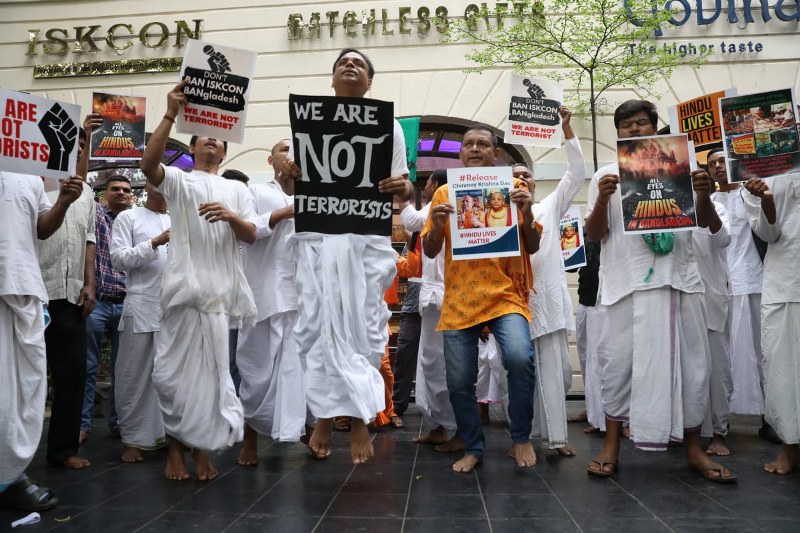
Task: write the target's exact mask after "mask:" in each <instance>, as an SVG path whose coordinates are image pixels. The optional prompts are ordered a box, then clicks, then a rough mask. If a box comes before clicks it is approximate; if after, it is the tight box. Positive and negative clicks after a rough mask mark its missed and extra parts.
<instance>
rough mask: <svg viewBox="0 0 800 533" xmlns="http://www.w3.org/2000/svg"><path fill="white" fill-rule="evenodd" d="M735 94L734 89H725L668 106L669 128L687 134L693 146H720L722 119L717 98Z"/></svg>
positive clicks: (705, 147)
mask: <svg viewBox="0 0 800 533" xmlns="http://www.w3.org/2000/svg"><path fill="white" fill-rule="evenodd" d="M735 94H736V89H726V90H724V91H719V92H715V93H711V94H705V95H703V96H700V97H698V98H693V99H692V100H687V101H686V102H681V103H679V104H678V105H674V106H670V107H668V108H667V115H668V116H669V130H670V131H671V132H674V133H685V134H686V135H688V136H689V140H691V141H692V142H694V146H695V148H700V147H701V146H702V147H704V149H707V148H713V147H714V145H717V146H720V147H721V146H722V129H721V126H722V119H721V118H720V113H719V100H720V98H725V97H726V96H734V95H735Z"/></svg>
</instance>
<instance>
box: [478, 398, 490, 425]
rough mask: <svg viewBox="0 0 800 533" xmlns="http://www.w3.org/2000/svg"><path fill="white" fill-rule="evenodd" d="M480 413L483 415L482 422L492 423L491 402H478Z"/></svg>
mask: <svg viewBox="0 0 800 533" xmlns="http://www.w3.org/2000/svg"><path fill="white" fill-rule="evenodd" d="M478 414H479V415H480V416H481V423H482V424H490V423H491V422H492V420H491V418H489V404H488V403H482V402H478Z"/></svg>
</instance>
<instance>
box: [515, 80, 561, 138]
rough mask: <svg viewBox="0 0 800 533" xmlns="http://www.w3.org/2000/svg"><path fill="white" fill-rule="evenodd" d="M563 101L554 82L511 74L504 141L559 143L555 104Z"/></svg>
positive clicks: (557, 104) (557, 105) (557, 106)
mask: <svg viewBox="0 0 800 533" xmlns="http://www.w3.org/2000/svg"><path fill="white" fill-rule="evenodd" d="M563 101H564V90H563V89H562V88H561V86H560V85H559V84H557V83H556V82H554V81H551V80H548V79H546V78H531V77H524V76H518V75H516V74H512V75H511V97H510V101H509V105H508V121H507V122H506V127H505V139H504V140H505V142H507V143H512V144H526V145H531V146H549V147H559V146H561V128H560V127H559V124H560V123H561V116H560V115H559V114H558V108H559V107H561V102H563Z"/></svg>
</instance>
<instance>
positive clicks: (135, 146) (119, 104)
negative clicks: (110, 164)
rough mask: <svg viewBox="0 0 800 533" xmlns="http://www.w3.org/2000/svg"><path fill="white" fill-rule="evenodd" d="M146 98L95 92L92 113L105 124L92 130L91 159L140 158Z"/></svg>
mask: <svg viewBox="0 0 800 533" xmlns="http://www.w3.org/2000/svg"><path fill="white" fill-rule="evenodd" d="M145 106H146V103H145V99H144V97H141V96H126V95H120V94H108V93H94V94H93V95H92V112H93V113H98V114H100V116H102V117H103V123H102V124H101V125H100V126H99V127H98V128H96V129H95V130H93V131H92V138H91V141H90V143H91V144H90V146H91V148H90V150H91V151H90V154H89V159H91V160H98V159H100V160H106V161H116V160H120V159H125V160H129V159H141V158H142V153H143V152H144V138H145V124H144V115H145V109H146V107H145Z"/></svg>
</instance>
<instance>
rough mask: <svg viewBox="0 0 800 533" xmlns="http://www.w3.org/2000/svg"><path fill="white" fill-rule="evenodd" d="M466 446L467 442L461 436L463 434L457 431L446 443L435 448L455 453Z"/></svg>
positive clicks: (438, 450) (439, 450)
mask: <svg viewBox="0 0 800 533" xmlns="http://www.w3.org/2000/svg"><path fill="white" fill-rule="evenodd" d="M464 448H466V444H464V439H462V438H461V435H459V434H458V433H456V434H455V435H454V436H453V438H452V439H450V440H449V441H447V442H445V443H444V444H439V445H438V446H436V448H434V450H436V451H437V452H443V453H455V452H460V451H462V450H463V449H464Z"/></svg>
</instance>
